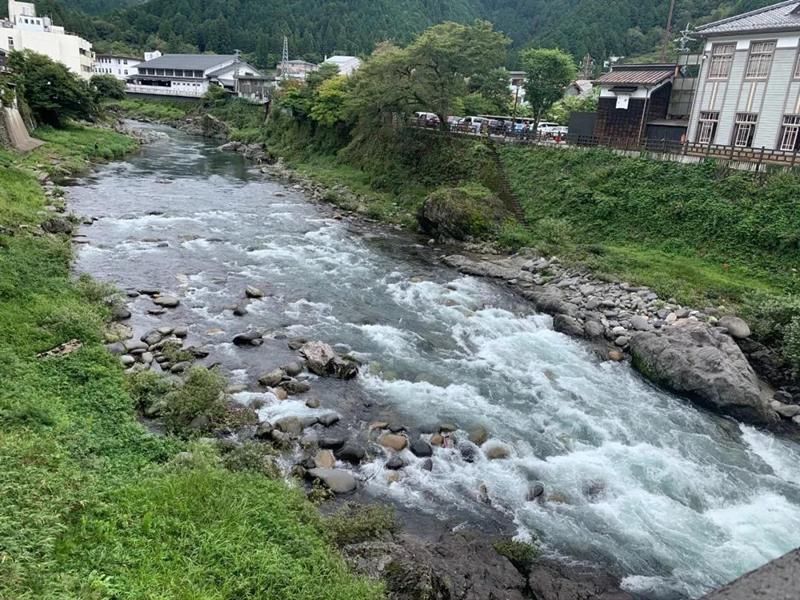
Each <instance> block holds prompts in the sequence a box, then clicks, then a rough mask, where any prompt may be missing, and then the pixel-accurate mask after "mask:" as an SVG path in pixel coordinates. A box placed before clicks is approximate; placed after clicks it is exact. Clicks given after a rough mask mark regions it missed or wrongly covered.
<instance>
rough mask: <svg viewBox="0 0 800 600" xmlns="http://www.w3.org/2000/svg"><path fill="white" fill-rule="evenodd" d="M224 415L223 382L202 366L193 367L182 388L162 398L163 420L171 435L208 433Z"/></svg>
mask: <svg viewBox="0 0 800 600" xmlns="http://www.w3.org/2000/svg"><path fill="white" fill-rule="evenodd" d="M225 412H226V411H225V380H224V379H223V378H222V376H221V375H220V374H219V373H217V372H216V371H210V370H208V369H206V368H204V367H193V368H192V369H191V370H190V371H189V373H188V375H187V376H186V379H185V381H184V382H183V385H181V386H180V387H179V388H178V389H176V390H173V391H172V392H170V393H169V394H167V396H166V397H165V398H164V420H165V422H166V424H167V427H168V428H169V430H170V431H172V432H173V433H178V434H183V435H188V434H193V433H196V434H202V433H208V432H210V431H212V430H213V429H214V428H215V427H216V426H217V425H218V424H220V423H221V422H222V421H223V420H224V418H225Z"/></svg>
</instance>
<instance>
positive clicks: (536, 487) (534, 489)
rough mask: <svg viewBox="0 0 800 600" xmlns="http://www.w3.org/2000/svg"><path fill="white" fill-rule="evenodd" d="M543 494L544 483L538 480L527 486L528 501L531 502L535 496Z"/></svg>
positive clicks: (539, 496) (538, 496)
mask: <svg viewBox="0 0 800 600" xmlns="http://www.w3.org/2000/svg"><path fill="white" fill-rule="evenodd" d="M543 495H544V485H543V484H542V483H540V482H538V481H537V482H536V483H534V484H533V485H531V487H530V488H528V501H529V502H531V501H533V500H536V499H537V498H541V497H542V496H543Z"/></svg>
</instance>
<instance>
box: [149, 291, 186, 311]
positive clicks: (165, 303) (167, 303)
mask: <svg viewBox="0 0 800 600" xmlns="http://www.w3.org/2000/svg"><path fill="white" fill-rule="evenodd" d="M180 303H181V301H180V300H179V299H178V297H177V296H172V295H170V294H160V295H158V296H156V297H155V298H153V304H156V305H158V306H161V307H163V308H175V307H176V306H178V305H179V304H180Z"/></svg>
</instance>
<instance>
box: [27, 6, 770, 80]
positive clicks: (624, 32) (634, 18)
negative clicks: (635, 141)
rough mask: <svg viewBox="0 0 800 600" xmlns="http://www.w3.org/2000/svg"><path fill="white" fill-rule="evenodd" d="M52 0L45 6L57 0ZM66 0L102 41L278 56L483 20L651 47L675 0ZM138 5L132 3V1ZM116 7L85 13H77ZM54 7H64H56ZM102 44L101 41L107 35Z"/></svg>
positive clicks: (687, 12)
mask: <svg viewBox="0 0 800 600" xmlns="http://www.w3.org/2000/svg"><path fill="white" fill-rule="evenodd" d="M54 1H55V0H42V2H41V3H40V4H43V5H44V4H46V5H51V6H54V5H53V3H54ZM136 2H137V0H62V5H63V7H64V8H66V9H67V10H62V11H61V15H60V16H61V18H62V19H63V20H64V21H65V22H66V24H67V26H68V27H70V28H71V29H73V30H76V31H78V32H80V33H84V34H85V35H87V36H88V37H90V38H92V39H94V40H103V41H104V42H105V43H106V44H107V43H109V42H115V43H116V44H119V45H124V46H129V47H132V48H137V49H140V50H141V49H146V48H159V49H161V50H166V51H172V52H185V51H190V50H199V51H201V52H205V51H214V52H230V51H232V50H233V49H235V48H238V49H240V50H242V51H243V52H245V53H249V54H252V55H253V57H254V59H255V60H256V61H257V62H259V63H260V64H262V65H273V64H274V63H275V61H277V60H278V58H279V54H280V49H281V46H282V40H283V36H284V35H286V36H288V37H289V43H290V48H291V53H292V57H296V56H304V57H307V58H310V59H314V60H319V59H321V58H322V56H323V55H325V54H332V53H334V52H337V53H348V54H366V53H369V52H370V51H371V50H372V48H373V47H374V45H375V44H376V43H377V42H380V41H384V40H393V41H397V42H405V41H408V40H409V39H410V38H411V37H412V36H413V35H414V34H416V33H418V32H420V31H422V30H423V29H425V28H426V27H429V26H431V25H433V24H436V23H439V22H441V21H444V20H454V21H461V22H467V21H472V20H474V19H476V18H485V19H488V20H490V21H492V22H493V23H495V25H496V27H497V28H498V29H500V30H501V31H504V32H506V33H507V34H508V35H509V36H510V37H511V38H512V39H513V42H514V47H516V48H520V47H524V46H527V45H530V44H534V45H544V46H558V47H561V48H563V49H565V50H568V51H570V52H571V53H573V54H574V55H575V56H576V57H578V58H580V57H582V56H583V55H584V54H585V53H586V52H589V53H591V54H592V55H593V56H594V57H595V58H596V59H604V58H606V57H607V56H609V55H611V54H617V55H625V56H628V55H634V54H640V53H643V52H648V51H651V50H652V49H653V48H655V47H656V46H657V45H658V44H659V43H660V41H661V40H662V38H663V35H664V26H665V23H666V19H667V12H668V9H669V2H670V0H644V1H642V0H269V1H265V0H204V1H203V2H198V1H196V0H149V1H148V2H145V3H143V4H135V3H136ZM772 2H773V0H678V1H677V6H676V10H675V19H674V24H675V25H674V29H675V30H678V29H681V28H683V27H684V26H685V25H686V23H687V22H692V23H695V24H696V23H698V22H707V21H709V20H712V19H714V18H721V17H724V16H728V15H731V14H736V13H739V12H742V11H745V10H750V9H753V8H757V7H760V6H765V5H767V4H770V3H772ZM131 3H134V5H133V6H130V5H131ZM81 9H88V10H92V11H99V10H104V11H108V10H112V9H118V10H117V11H116V12H114V13H112V14H110V15H105V16H103V17H95V18H91V19H89V18H86V17H85V16H83V15H82V14H80V13H79V12H76V11H79V10H81ZM53 10H58V8H57V7H56V6H54V9H53ZM99 46H100V48H101V49H102V47H103V43H101V44H100V45H99Z"/></svg>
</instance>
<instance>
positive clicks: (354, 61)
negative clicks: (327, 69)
mask: <svg viewBox="0 0 800 600" xmlns="http://www.w3.org/2000/svg"><path fill="white" fill-rule="evenodd" d="M322 64H323V65H325V64H329V65H336V66H337V67H339V74H341V75H345V76H350V75H352V74H353V73H355V72H356V71H357V70H358V69H359V67H361V59H360V58H357V57H355V56H339V55H336V56H331V57H330V58H326V59H325V60H324V61H323V62H322Z"/></svg>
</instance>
